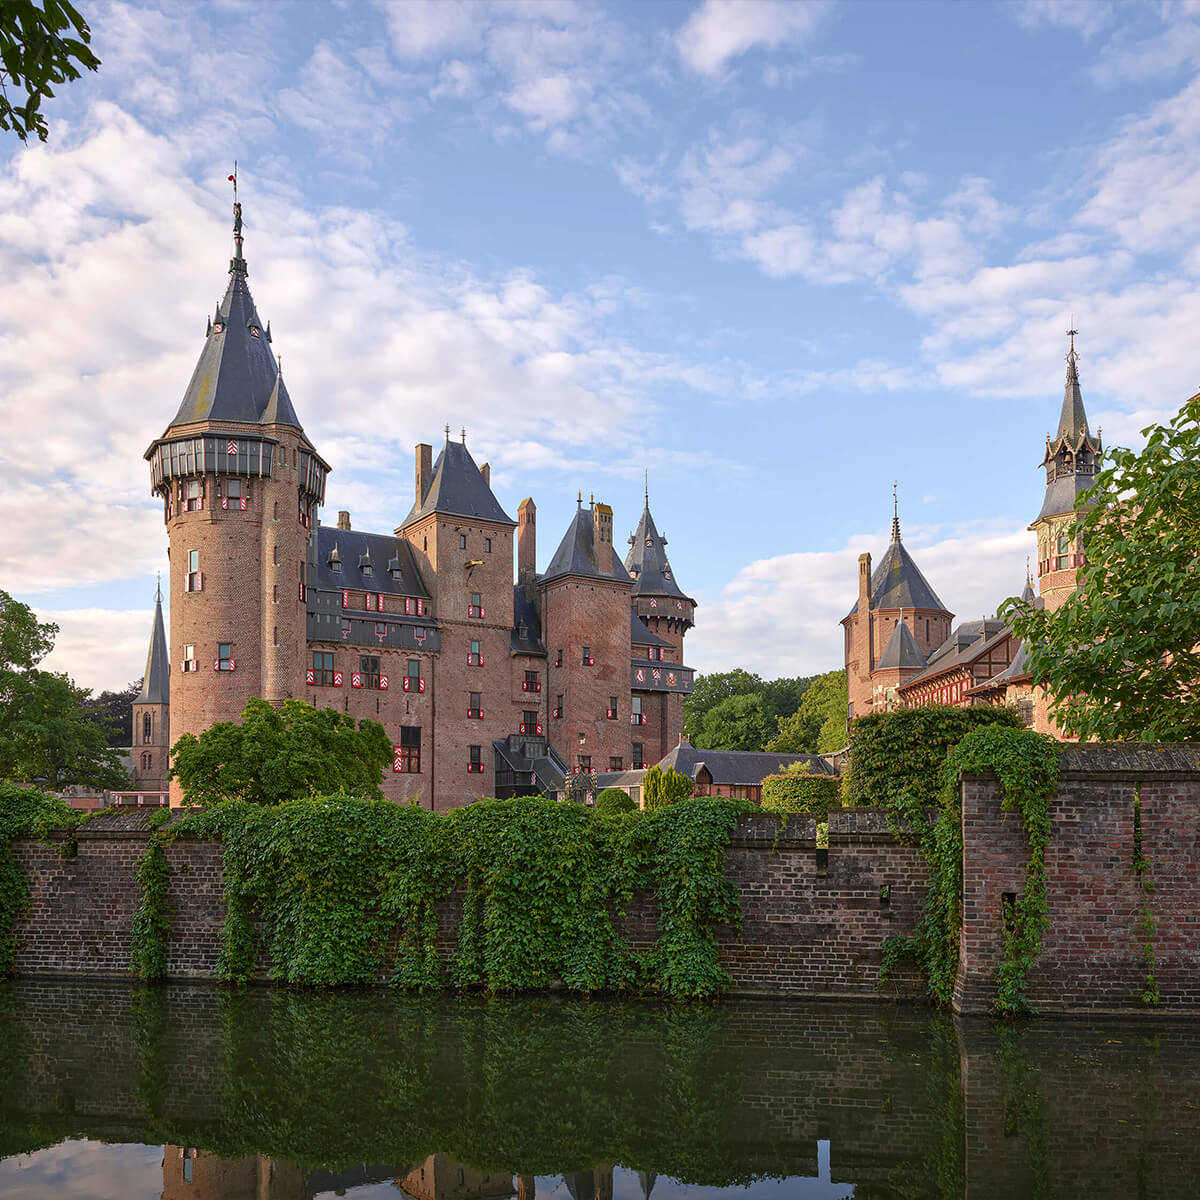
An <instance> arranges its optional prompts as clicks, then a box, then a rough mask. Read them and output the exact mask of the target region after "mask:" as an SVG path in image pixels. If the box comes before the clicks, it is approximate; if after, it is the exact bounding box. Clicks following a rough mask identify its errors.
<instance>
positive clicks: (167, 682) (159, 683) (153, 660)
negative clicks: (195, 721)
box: [135, 578, 171, 704]
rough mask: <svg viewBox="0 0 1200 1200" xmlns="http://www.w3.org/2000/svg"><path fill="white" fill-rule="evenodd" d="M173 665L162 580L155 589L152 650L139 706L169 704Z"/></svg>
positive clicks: (147, 660)
mask: <svg viewBox="0 0 1200 1200" xmlns="http://www.w3.org/2000/svg"><path fill="white" fill-rule="evenodd" d="M170 700H171V665H170V661H169V659H168V657H167V633H166V629H165V627H164V626H163V612H162V580H161V578H160V579H159V582H158V585H157V587H156V588H155V589H154V624H153V626H152V627H151V630H150V648H149V649H148V650H147V652H146V675H145V678H144V679H143V680H142V690H141V691H140V692H139V693H138V696H137V700H136V701H135V703H137V704H169V703H170Z"/></svg>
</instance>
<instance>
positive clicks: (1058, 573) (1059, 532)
mask: <svg viewBox="0 0 1200 1200" xmlns="http://www.w3.org/2000/svg"><path fill="white" fill-rule="evenodd" d="M1077 332H1078V330H1074V329H1072V330H1069V331H1068V334H1067V336H1068V337H1069V338H1070V348H1069V349H1068V351H1067V382H1066V387H1065V388H1064V392H1063V403H1062V412H1061V413H1060V414H1059V418H1058V429H1057V430H1056V431H1055V433H1054V436H1053V437H1051V436H1050V435H1049V434H1047V435H1046V453H1045V457H1044V458H1043V459H1042V466H1043V468H1044V469H1045V471H1046V495H1045V497H1044V499H1043V500H1042V508H1041V511H1040V512H1039V513H1038V515H1037V517H1036V518H1035V519H1034V522H1033V524H1032V525H1030V526H1029V528H1030V529H1031V530H1032V531H1033V532H1034V533H1036V534H1037V542H1038V590H1039V592H1040V593H1041V596H1042V598H1043V600H1044V601H1045V603H1046V607H1047V608H1048V609H1051V610H1053V609H1056V608H1058V607H1059V606H1060V605H1061V604H1062V603H1063V601H1064V600H1066V598H1067V597H1068V596H1069V595H1070V594H1071V593H1072V592H1073V591H1074V590H1075V585H1076V578H1077V576H1078V573H1079V568H1080V567H1081V566H1082V565H1083V559H1084V555H1083V545H1082V542H1081V541H1080V539H1079V537H1078V535H1076V534H1073V533H1072V532H1071V526H1072V525H1073V524H1074V522H1075V520H1076V518H1077V515H1078V512H1079V510H1080V509H1081V507H1083V505H1081V502H1080V496H1081V495H1082V493H1084V492H1086V491H1087V490H1088V488H1090V487H1091V486H1092V484H1093V483H1095V481H1096V470H1097V467H1098V465H1099V460H1100V455H1101V454H1102V452H1103V449H1104V447H1103V443H1102V441H1101V439H1100V436H1099V434H1098V433H1097V434H1095V435H1093V433H1092V431H1091V428H1090V427H1089V425H1088V419H1087V413H1086V412H1085V411H1084V407H1083V394H1082V392H1081V391H1080V387H1079V365H1078V362H1079V356H1078V354H1076V352H1075V336H1076V334H1077Z"/></svg>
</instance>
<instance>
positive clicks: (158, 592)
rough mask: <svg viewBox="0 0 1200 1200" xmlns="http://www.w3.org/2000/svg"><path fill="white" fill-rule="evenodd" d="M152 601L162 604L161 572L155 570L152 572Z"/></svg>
mask: <svg viewBox="0 0 1200 1200" xmlns="http://www.w3.org/2000/svg"><path fill="white" fill-rule="evenodd" d="M154 579H155V583H154V603H155V604H158V605H161V604H162V572H161V571H156V572H155V574H154Z"/></svg>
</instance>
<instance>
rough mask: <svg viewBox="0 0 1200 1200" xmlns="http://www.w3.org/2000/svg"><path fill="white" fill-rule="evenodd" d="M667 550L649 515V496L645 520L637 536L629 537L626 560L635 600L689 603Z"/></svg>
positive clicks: (644, 509)
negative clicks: (653, 598)
mask: <svg viewBox="0 0 1200 1200" xmlns="http://www.w3.org/2000/svg"><path fill="white" fill-rule="evenodd" d="M666 547H667V539H666V538H665V537H663V536H662V535H661V534H660V533H659V532H658V529H657V528H656V527H655V524H654V518H653V517H652V516H651V515H650V496H649V494H647V496H646V506H645V508H643V509H642V519H641V520H640V521H639V522H638V527H637V532H636V533H633V534H631V535H630V538H629V553H628V554H627V555H626V556H625V570H626V571H627V572H628V573H629V575H630V577H631V578H632V579H633V594H634V595H635V596H671V597H672V598H674V599H679V600H687V599H688V597H687V596H686V595H685V594H684V592H683V591H682V590H681V589H680V587H679V584H678V583H676V581H675V572H674V571H672V570H671V564H670V562H668V561H667V549H666Z"/></svg>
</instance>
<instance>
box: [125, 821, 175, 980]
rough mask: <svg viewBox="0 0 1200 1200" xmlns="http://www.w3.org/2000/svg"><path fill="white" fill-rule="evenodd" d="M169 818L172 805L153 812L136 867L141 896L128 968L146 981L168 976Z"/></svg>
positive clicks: (169, 928) (134, 919)
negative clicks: (167, 843)
mask: <svg viewBox="0 0 1200 1200" xmlns="http://www.w3.org/2000/svg"><path fill="white" fill-rule="evenodd" d="M170 820H171V810H170V809H169V808H160V809H157V810H156V811H155V812H153V813H152V814H151V816H150V838H149V840H148V841H147V843H146V848H145V850H143V851H142V853H141V855H140V856H139V857H138V861H137V868H136V873H137V881H138V887H139V888H140V889H141V893H142V895H141V901H140V902H139V904H138V907H137V911H136V912H135V913H134V914H133V925H132V928H131V930H130V934H131V937H130V941H131V946H130V951H129V969H130V970H131V971H132V972H133V973H134V975H136V976H137V977H138V978H139V979H144V980H146V981H147V982H151V981H154V980H158V979H165V978H166V975H167V938H168V936H169V935H170V932H171V911H170V908H169V907H168V902H167V891H168V889H169V888H170V886H171V872H170V868H169V867H168V866H167V857H166V855H165V854H164V853H163V847H164V845H165V844H166V842H167V841H168V840H169V839H168V837H167V835H165V834H164V832H163V827H164V826H165V825H166V824H167V823H168V822H169V821H170Z"/></svg>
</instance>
